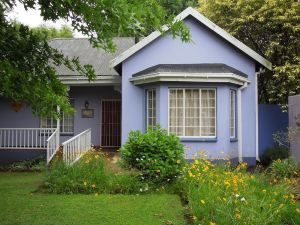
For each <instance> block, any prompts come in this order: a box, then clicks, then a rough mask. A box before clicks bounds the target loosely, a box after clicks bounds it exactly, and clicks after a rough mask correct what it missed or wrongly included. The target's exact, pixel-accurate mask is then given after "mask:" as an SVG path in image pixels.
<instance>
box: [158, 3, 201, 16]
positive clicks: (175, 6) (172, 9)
mask: <svg viewBox="0 0 300 225" xmlns="http://www.w3.org/2000/svg"><path fill="white" fill-rule="evenodd" d="M158 2H159V3H160V4H161V5H162V6H163V7H164V8H166V10H167V11H168V12H169V13H170V14H173V15H177V14H179V13H181V12H182V11H183V10H185V9H186V8H187V7H189V6H191V7H197V5H198V0H158Z"/></svg>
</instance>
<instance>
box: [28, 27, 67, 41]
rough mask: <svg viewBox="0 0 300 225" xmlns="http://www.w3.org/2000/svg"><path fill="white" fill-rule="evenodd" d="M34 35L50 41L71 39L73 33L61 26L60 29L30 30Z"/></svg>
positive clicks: (37, 28) (43, 28)
mask: <svg viewBox="0 0 300 225" xmlns="http://www.w3.org/2000/svg"><path fill="white" fill-rule="evenodd" d="M30 30H31V31H32V32H33V33H34V34H37V35H39V36H42V37H43V38H44V39H47V40H50V39H53V38H72V37H73V32H72V30H71V29H70V27H68V26H63V27H62V28H60V29H56V28H55V27H46V26H39V27H34V28H31V29H30Z"/></svg>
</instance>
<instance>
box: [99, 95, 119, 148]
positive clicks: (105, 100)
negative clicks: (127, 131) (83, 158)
mask: <svg viewBox="0 0 300 225" xmlns="http://www.w3.org/2000/svg"><path fill="white" fill-rule="evenodd" d="M110 101H118V102H120V138H121V140H122V100H121V99H113V98H107V99H105V98H104V99H101V100H100V143H99V146H100V148H101V147H102V145H101V144H102V103H103V102H110ZM120 146H121V143H120ZM120 146H109V147H108V146H104V148H119V147H120Z"/></svg>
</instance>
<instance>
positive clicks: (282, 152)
mask: <svg viewBox="0 0 300 225" xmlns="http://www.w3.org/2000/svg"><path fill="white" fill-rule="evenodd" d="M288 157H289V150H288V148H286V147H284V146H281V147H279V146H277V147H274V148H268V149H266V151H265V152H264V153H263V154H262V156H261V163H262V164H263V165H264V166H269V165H270V164H271V163H272V162H273V161H274V160H277V159H286V158H288Z"/></svg>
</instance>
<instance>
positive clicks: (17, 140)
mask: <svg viewBox="0 0 300 225" xmlns="http://www.w3.org/2000/svg"><path fill="white" fill-rule="evenodd" d="M69 93H70V99H71V102H72V104H73V106H74V108H75V110H76V113H75V115H64V114H62V118H61V120H60V121H56V120H53V119H51V118H39V117H36V116H34V115H33V113H32V111H31V109H30V107H28V106H26V105H25V104H23V106H22V107H21V109H20V110H19V111H18V112H16V111H14V110H13V108H12V107H11V105H10V102H9V101H8V100H6V99H0V108H1V111H0V158H2V159H3V160H5V159H7V160H8V161H11V159H12V158H16V160H22V159H27V158H32V157H37V156H39V155H44V156H45V155H46V156H47V162H48V163H49V162H50V161H51V160H52V158H53V157H54V155H55V153H56V152H57V150H58V149H59V148H60V147H62V148H63V151H64V154H63V155H64V157H65V158H64V160H65V161H66V162H68V163H71V162H73V161H74V160H76V159H77V158H78V156H79V155H80V154H82V151H85V149H87V148H89V149H90V148H91V146H94V147H96V148H102V149H105V150H106V151H116V150H117V149H118V148H119V147H120V144H121V100H120V98H121V97H120V93H119V92H118V91H117V90H115V88H114V87H113V86H71V87H70V89H69ZM58 127H59V128H60V129H58ZM20 155H24V157H25V158H22V157H20ZM31 156H32V157H31ZM3 160H0V164H1V162H2V161H3Z"/></svg>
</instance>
